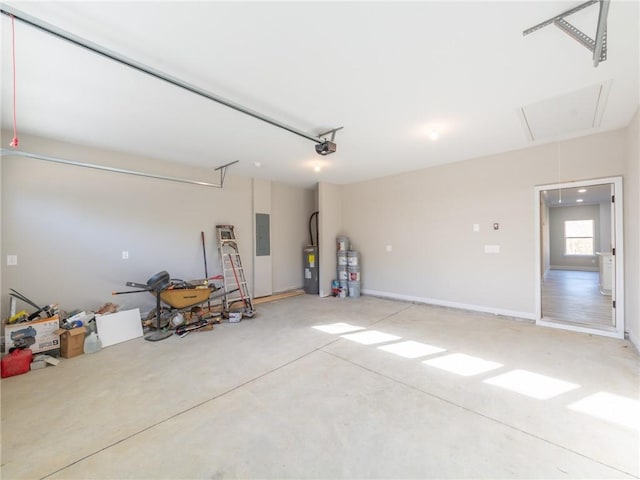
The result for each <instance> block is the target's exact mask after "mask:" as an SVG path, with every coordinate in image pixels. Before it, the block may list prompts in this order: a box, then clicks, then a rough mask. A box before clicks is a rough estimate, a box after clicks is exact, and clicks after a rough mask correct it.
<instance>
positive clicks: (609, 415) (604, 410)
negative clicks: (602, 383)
mask: <svg viewBox="0 0 640 480" xmlns="http://www.w3.org/2000/svg"><path fill="white" fill-rule="evenodd" d="M567 408H568V409H569V410H573V411H575V412H580V413H586V414H587V415H591V416H592V417H596V418H599V419H601V420H606V421H608V422H613V423H617V424H618V425H622V426H623V427H628V428H633V429H634V430H639V431H640V401H639V400H633V399H631V398H627V397H622V396H620V395H614V394H613V393H608V392H598V393H594V394H593V395H589V396H588V397H585V398H583V399H582V400H578V401H577V402H574V403H572V404H570V405H568V406H567Z"/></svg>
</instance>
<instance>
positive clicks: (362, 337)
mask: <svg viewBox="0 0 640 480" xmlns="http://www.w3.org/2000/svg"><path fill="white" fill-rule="evenodd" d="M342 338H346V339H347V340H351V341H352V342H358V343H361V344H363V345H374V344H376V343H383V342H391V341H392V340H400V338H402V337H396V336H395V335H389V334H388V333H382V332H378V331H377V330H369V331H368V332H358V333H350V334H349V335H342Z"/></svg>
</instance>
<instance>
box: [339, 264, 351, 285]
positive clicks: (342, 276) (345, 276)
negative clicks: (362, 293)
mask: <svg viewBox="0 0 640 480" xmlns="http://www.w3.org/2000/svg"><path fill="white" fill-rule="evenodd" d="M338 280H340V281H346V280H349V273H348V272H347V267H346V266H340V265H338Z"/></svg>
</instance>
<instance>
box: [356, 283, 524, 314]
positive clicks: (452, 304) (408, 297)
mask: <svg viewBox="0 0 640 480" xmlns="http://www.w3.org/2000/svg"><path fill="white" fill-rule="evenodd" d="M362 293H363V294H364V295H372V296H374V297H383V298H391V299H394V300H405V301H408V302H418V303H426V304H428V305H437V306H439V307H449V308H457V309H459V310H471V311H473V312H483V313H492V314H494V315H503V316H506V317H515V318H522V319H526V320H535V313H534V312H517V311H515V310H505V309H502V308H493V307H485V306H481V305H470V304H468V303H458V302H449V301H447V300H437V299H434V298H426V297H415V296H412V295H402V294H400V293H390V292H381V291H378V290H369V289H363V290H362Z"/></svg>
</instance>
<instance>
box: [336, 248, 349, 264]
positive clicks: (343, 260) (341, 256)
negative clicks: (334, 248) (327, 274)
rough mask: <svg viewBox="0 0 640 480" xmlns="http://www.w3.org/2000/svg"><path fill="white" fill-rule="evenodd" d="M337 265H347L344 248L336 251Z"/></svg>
mask: <svg viewBox="0 0 640 480" xmlns="http://www.w3.org/2000/svg"><path fill="white" fill-rule="evenodd" d="M338 266H343V267H346V266H347V251H346V250H340V251H339V252H338Z"/></svg>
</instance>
